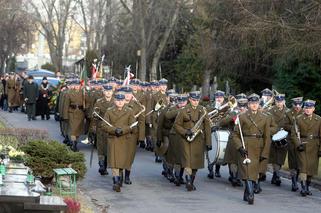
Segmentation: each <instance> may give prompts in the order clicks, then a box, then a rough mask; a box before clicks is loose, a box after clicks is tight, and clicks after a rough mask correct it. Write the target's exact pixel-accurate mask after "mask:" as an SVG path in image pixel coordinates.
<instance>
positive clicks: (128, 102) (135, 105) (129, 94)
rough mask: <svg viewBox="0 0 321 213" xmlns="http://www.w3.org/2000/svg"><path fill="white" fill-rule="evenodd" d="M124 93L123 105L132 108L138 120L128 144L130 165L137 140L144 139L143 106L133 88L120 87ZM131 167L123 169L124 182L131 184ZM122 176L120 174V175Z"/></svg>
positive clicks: (134, 153)
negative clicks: (135, 95)
mask: <svg viewBox="0 0 321 213" xmlns="http://www.w3.org/2000/svg"><path fill="white" fill-rule="evenodd" d="M120 90H121V91H122V92H123V93H124V95H125V106H126V107H127V108H129V109H131V110H132V112H133V113H134V117H135V121H138V126H137V127H138V128H135V129H134V130H133V131H132V134H131V136H132V137H131V139H130V140H131V141H132V143H129V144H128V159H129V163H130V165H132V164H133V162H134V159H135V155H136V147H137V143H138V142H139V141H144V138H145V116H144V113H145V106H144V105H142V104H141V103H140V102H139V100H137V99H136V98H135V97H134V95H133V90H132V88H131V87H130V86H125V87H122V88H121V89H120ZM130 171H131V167H129V168H126V170H125V184H132V181H131V180H130ZM121 176H122V175H121Z"/></svg>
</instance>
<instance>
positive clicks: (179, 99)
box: [177, 94, 188, 102]
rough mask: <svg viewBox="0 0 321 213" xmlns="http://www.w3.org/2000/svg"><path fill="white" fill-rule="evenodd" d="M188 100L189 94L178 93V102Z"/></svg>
mask: <svg viewBox="0 0 321 213" xmlns="http://www.w3.org/2000/svg"><path fill="white" fill-rule="evenodd" d="M187 100H188V96H187V95H186V94H179V95H177V101H178V102H184V101H187Z"/></svg>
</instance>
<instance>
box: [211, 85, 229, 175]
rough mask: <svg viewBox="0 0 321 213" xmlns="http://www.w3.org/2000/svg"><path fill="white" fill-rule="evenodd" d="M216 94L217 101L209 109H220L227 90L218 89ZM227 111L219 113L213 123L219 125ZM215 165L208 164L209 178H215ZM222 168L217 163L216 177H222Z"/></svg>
mask: <svg viewBox="0 0 321 213" xmlns="http://www.w3.org/2000/svg"><path fill="white" fill-rule="evenodd" d="M214 96H215V101H214V106H213V107H210V109H209V111H212V110H215V109H217V110H219V111H220V108H221V106H223V105H224V101H225V98H224V96H225V92H223V91H221V90H217V91H216V92H215V94H214ZM225 112H226V111H224V112H220V113H218V114H217V115H216V116H215V117H214V118H213V120H212V121H213V123H214V126H215V127H219V125H218V123H219V122H220V120H221V119H222V118H223V117H225ZM213 166H214V165H208V169H209V174H208V175H207V177H208V178H210V179H213V178H214V174H213ZM220 168H221V165H220V164H215V177H218V178H220V177H221V173H220Z"/></svg>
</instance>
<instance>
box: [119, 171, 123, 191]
mask: <svg viewBox="0 0 321 213" xmlns="http://www.w3.org/2000/svg"><path fill="white" fill-rule="evenodd" d="M119 178H120V180H119V185H120V187H123V183H124V172H123V170H122V169H120V170H119Z"/></svg>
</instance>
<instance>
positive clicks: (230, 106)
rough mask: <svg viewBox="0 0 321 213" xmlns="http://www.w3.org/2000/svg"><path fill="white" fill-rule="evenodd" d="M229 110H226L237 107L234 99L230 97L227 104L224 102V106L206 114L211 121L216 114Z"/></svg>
mask: <svg viewBox="0 0 321 213" xmlns="http://www.w3.org/2000/svg"><path fill="white" fill-rule="evenodd" d="M227 107H228V108H229V109H228V110H233V109H234V108H236V107H237V101H236V98H235V97H234V96H232V95H230V96H229V97H228V102H226V103H225V104H224V105H222V106H221V107H219V108H218V109H214V110H212V111H211V112H209V113H208V116H209V117H210V119H211V120H212V119H213V118H214V117H215V116H216V115H217V114H219V113H221V112H224V111H225V109H226V108H227Z"/></svg>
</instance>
